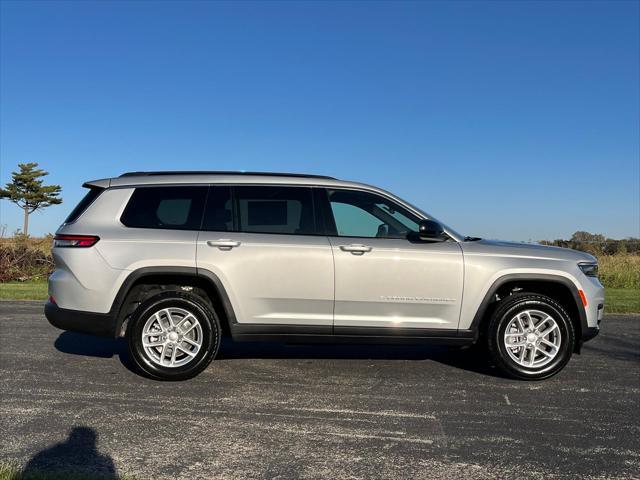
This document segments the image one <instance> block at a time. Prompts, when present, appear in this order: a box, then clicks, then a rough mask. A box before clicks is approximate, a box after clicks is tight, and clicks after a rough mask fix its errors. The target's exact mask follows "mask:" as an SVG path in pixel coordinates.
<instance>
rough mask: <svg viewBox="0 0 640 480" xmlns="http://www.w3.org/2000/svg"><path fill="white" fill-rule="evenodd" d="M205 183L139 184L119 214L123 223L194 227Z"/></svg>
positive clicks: (202, 199)
mask: <svg viewBox="0 0 640 480" xmlns="http://www.w3.org/2000/svg"><path fill="white" fill-rule="evenodd" d="M207 189H208V187H201V186H195V187H175V186H167V187H141V188H136V190H135V191H134V192H133V194H132V195H131V199H130V200H129V203H128V204H127V207H126V208H125V210H124V213H123V214H122V217H121V218H120V221H121V222H122V223H123V224H124V225H126V226H127V227H134V228H159V229H174V230H198V229H199V228H200V223H201V221H202V211H203V208H204V201H205V197H206V195H207Z"/></svg>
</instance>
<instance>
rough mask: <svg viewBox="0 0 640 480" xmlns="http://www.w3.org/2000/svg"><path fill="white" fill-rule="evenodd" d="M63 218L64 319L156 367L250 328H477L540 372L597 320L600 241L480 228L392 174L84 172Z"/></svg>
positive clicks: (469, 333) (269, 336) (270, 336)
mask: <svg viewBox="0 0 640 480" xmlns="http://www.w3.org/2000/svg"><path fill="white" fill-rule="evenodd" d="M84 186H85V187H86V188H88V189H89V191H88V193H87V195H86V196H85V197H84V199H83V200H82V201H81V202H80V203H79V205H78V206H77V207H76V208H75V209H74V210H73V211H72V212H71V214H70V215H69V217H68V218H67V220H66V221H65V223H64V224H63V225H62V226H61V227H60V228H59V229H58V231H57V232H56V236H55V240H54V246H53V257H54V260H55V270H54V272H53V274H52V275H51V277H50V278H49V295H50V297H49V301H48V302H47V304H46V306H45V314H46V317H47V319H48V320H49V322H51V324H53V325H55V326H56V327H59V328H61V329H64V330H71V331H76V332H83V333H89V334H94V335H104V336H110V337H126V339H127V342H128V346H129V351H130V354H131V357H132V358H133V360H134V361H135V364H136V365H137V366H138V367H139V368H140V369H141V370H142V371H143V372H144V373H145V374H147V375H149V376H152V377H155V378H159V379H167V380H178V379H185V378H190V377H193V376H195V375H197V374H198V373H199V372H201V371H202V370H203V369H205V368H206V367H207V365H208V364H209V363H210V362H211V360H213V358H214V357H215V356H216V353H217V351H218V348H219V345H220V338H221V336H222V335H225V334H227V335H231V336H232V337H233V339H234V340H236V341H247V340H248V341H255V340H278V341H284V342H289V341H291V342H320V341H327V340H329V341H335V342H337V341H342V342H363V341H364V342H370V343H380V342H384V343H399V342H405V343H439V344H448V345H472V344H478V345H480V346H482V347H485V348H486V349H487V351H488V352H489V353H490V356H491V358H492V360H493V362H494V363H495V364H496V366H497V367H499V368H500V369H501V370H502V371H503V372H504V373H506V374H508V375H510V376H513V377H516V378H520V379H542V378H547V377H550V376H551V375H553V374H555V373H557V372H558V371H560V370H561V369H562V368H563V367H564V366H565V365H566V364H567V362H568V361H569V358H570V357H571V354H572V353H573V352H579V351H580V347H581V345H582V343H583V342H584V341H586V340H588V339H590V338H593V337H594V336H595V335H597V333H598V331H599V324H600V320H601V318H602V314H603V307H604V289H603V287H602V285H601V284H600V282H599V281H598V278H597V273H598V265H597V263H596V259H595V258H594V257H592V256H591V255H588V254H586V253H582V252H578V251H574V250H568V249H562V248H553V247H544V246H540V245H529V244H519V243H506V242H497V241H488V240H481V239H479V238H472V237H465V236H462V235H460V234H458V233H457V232H455V231H454V230H452V229H451V228H449V227H447V226H445V225H444V224H442V223H440V222H438V221H436V220H435V219H433V217H431V216H430V215H428V214H427V213H425V212H423V211H422V210H420V209H418V208H416V207H414V206H413V205H410V204H409V203H407V202H405V201H403V200H401V199H400V198H398V197H396V196H394V195H392V194H390V193H388V192H386V191H384V190H381V189H379V188H375V187H371V186H368V185H363V184H360V183H353V182H345V181H340V180H336V179H334V178H330V177H322V176H314V175H291V174H276V173H246V172H240V173H229V172H133V173H126V174H124V175H121V176H120V177H117V178H110V179H104V180H96V181H91V182H87V183H85V185H84Z"/></svg>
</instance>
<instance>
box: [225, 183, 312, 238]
mask: <svg viewBox="0 0 640 480" xmlns="http://www.w3.org/2000/svg"><path fill="white" fill-rule="evenodd" d="M234 195H235V204H236V209H237V217H238V230H239V231H241V232H247V233H285V234H291V235H312V234H314V233H316V228H315V219H314V211H313V199H312V195H311V188H307V187H279V186H255V187H250V186H246V187H245V186H242V187H235V190H234Z"/></svg>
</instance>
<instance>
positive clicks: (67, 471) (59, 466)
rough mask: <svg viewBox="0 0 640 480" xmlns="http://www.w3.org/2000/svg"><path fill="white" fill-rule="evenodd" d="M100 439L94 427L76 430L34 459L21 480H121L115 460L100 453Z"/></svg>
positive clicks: (83, 427) (30, 461)
mask: <svg viewBox="0 0 640 480" xmlns="http://www.w3.org/2000/svg"><path fill="white" fill-rule="evenodd" d="M97 439H98V434H97V432H96V431H95V430H94V429H93V428H89V427H86V426H77V427H74V428H73V429H72V430H71V432H69V437H68V438H67V440H66V441H63V442H60V443H57V444H55V445H53V446H51V447H49V448H46V449H44V450H41V451H40V452H38V453H36V454H35V455H34V456H33V457H31V459H30V460H29V461H28V462H27V464H26V465H25V467H24V469H23V470H22V472H21V475H20V477H18V478H23V479H30V478H33V479H37V478H53V477H54V476H55V478H67V477H71V478H76V476H77V477H78V478H80V477H82V478H100V479H104V480H108V479H116V478H118V477H117V475H116V468H115V465H114V463H113V459H112V458H111V457H110V456H109V455H105V454H103V453H100V451H99V450H98V446H97Z"/></svg>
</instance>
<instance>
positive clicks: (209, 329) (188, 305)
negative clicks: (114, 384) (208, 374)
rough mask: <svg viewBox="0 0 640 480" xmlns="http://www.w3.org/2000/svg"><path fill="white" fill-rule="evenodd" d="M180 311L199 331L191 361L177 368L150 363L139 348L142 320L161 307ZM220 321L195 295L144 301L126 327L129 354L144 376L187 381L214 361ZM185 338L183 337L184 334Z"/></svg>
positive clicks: (177, 294)
mask: <svg viewBox="0 0 640 480" xmlns="http://www.w3.org/2000/svg"><path fill="white" fill-rule="evenodd" d="M171 307H175V308H180V309H184V310H187V311H188V312H189V313H191V314H193V315H194V316H195V317H196V319H197V320H198V322H199V323H200V326H201V328H202V346H201V347H200V350H199V351H198V352H197V353H196V354H195V356H194V357H193V359H192V360H190V361H189V362H188V363H186V364H185V365H181V366H178V367H167V366H161V365H159V364H158V363H154V362H153V361H152V359H151V358H150V357H149V356H148V355H147V353H146V352H145V350H144V347H143V346H142V331H143V328H144V325H145V323H146V321H147V320H148V319H149V318H150V317H151V316H152V315H153V314H154V313H155V312H157V311H159V310H161V309H164V308H171ZM220 334H221V328H220V321H219V319H218V316H217V315H216V313H215V311H214V310H213V308H212V307H211V305H210V304H208V302H206V301H205V300H204V299H202V298H200V297H199V296H197V295H194V294H192V293H187V292H180V291H172V292H165V293H160V294H158V295H154V296H153V297H151V298H148V299H147V300H145V301H144V302H143V303H142V304H140V306H139V307H138V308H137V309H136V311H135V312H134V313H133V314H132V315H131V318H130V320H129V325H128V327H127V333H126V336H127V344H128V347H129V354H130V355H131V358H132V359H133V362H134V363H135V366H136V367H137V368H139V369H140V370H141V371H142V372H143V373H144V374H145V375H147V376H149V377H151V378H154V379H157V380H187V379H189V378H193V377H195V376H196V375H198V374H199V373H200V372H202V371H203V370H204V369H205V368H207V366H208V365H209V364H210V363H211V361H212V360H213V359H214V358H215V356H216V354H217V353H218V348H219V347H220ZM185 336H186V335H185Z"/></svg>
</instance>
